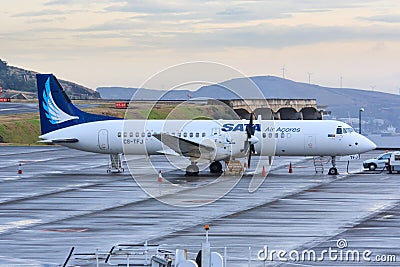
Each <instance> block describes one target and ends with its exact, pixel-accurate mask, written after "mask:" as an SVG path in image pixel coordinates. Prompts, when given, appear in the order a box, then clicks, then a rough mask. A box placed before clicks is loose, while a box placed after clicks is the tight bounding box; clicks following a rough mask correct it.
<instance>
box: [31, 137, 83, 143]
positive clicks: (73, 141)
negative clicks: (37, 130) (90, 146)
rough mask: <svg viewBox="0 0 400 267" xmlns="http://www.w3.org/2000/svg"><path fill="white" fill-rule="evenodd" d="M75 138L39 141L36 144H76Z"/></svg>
mask: <svg viewBox="0 0 400 267" xmlns="http://www.w3.org/2000/svg"><path fill="white" fill-rule="evenodd" d="M78 141H79V140H78V139H77V138H57V139H48V140H41V141H38V143H44V144H59V143H78Z"/></svg>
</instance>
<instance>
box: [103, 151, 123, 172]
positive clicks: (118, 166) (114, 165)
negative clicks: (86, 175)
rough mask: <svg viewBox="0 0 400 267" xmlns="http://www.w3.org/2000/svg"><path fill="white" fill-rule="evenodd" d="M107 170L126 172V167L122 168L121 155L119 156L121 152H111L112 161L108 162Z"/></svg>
mask: <svg viewBox="0 0 400 267" xmlns="http://www.w3.org/2000/svg"><path fill="white" fill-rule="evenodd" d="M107 172H112V173H121V172H124V168H122V162H121V157H120V156H119V154H110V161H109V163H108V168H107Z"/></svg>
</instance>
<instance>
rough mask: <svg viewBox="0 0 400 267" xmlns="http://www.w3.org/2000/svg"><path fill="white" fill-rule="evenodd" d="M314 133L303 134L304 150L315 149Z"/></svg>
mask: <svg viewBox="0 0 400 267" xmlns="http://www.w3.org/2000/svg"><path fill="white" fill-rule="evenodd" d="M315 145H316V142H315V135H306V136H304V148H305V150H306V151H312V150H315V148H316V147H315Z"/></svg>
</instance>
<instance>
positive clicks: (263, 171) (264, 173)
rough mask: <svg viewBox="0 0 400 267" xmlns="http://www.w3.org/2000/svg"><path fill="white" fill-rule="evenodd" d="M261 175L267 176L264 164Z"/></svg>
mask: <svg viewBox="0 0 400 267" xmlns="http://www.w3.org/2000/svg"><path fill="white" fill-rule="evenodd" d="M261 175H262V176H263V177H266V176H267V171H266V170H265V167H264V166H263V168H262V172H261Z"/></svg>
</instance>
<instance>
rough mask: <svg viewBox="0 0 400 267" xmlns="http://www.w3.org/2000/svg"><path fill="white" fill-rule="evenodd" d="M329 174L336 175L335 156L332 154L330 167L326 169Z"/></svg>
mask: <svg viewBox="0 0 400 267" xmlns="http://www.w3.org/2000/svg"><path fill="white" fill-rule="evenodd" d="M328 174H329V175H338V174H339V173H338V170H337V168H336V156H332V167H331V168H330V169H329V171H328Z"/></svg>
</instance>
